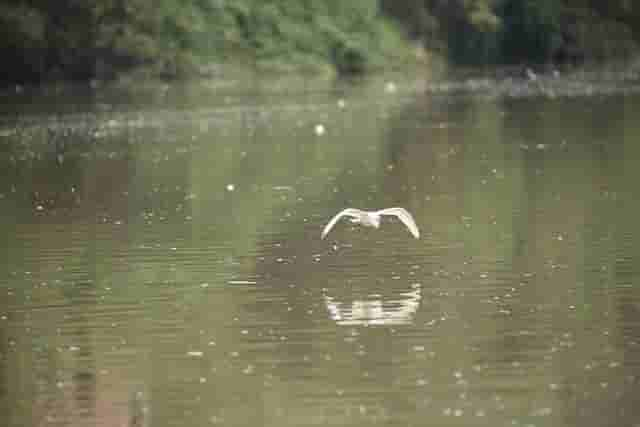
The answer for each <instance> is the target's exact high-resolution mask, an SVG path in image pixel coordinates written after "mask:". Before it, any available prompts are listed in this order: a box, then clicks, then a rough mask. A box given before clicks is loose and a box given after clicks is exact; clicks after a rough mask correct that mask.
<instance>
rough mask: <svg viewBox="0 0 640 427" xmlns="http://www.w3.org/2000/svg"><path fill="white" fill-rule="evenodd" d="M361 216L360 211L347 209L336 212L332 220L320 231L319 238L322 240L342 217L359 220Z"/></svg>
mask: <svg viewBox="0 0 640 427" xmlns="http://www.w3.org/2000/svg"><path fill="white" fill-rule="evenodd" d="M361 214H362V211H361V210H359V209H353V208H347V209H344V210H342V211H340V212H338V213H337V214H336V215H335V216H334V217H333V218H331V221H329V223H328V224H327V225H325V226H324V229H323V230H322V234H321V235H320V238H321V239H324V238H325V237H326V236H327V234H328V233H329V231H331V229H332V228H333V226H334V225H336V222H338V221H339V220H340V218H342V217H343V216H350V217H353V218H359V217H360V215H361Z"/></svg>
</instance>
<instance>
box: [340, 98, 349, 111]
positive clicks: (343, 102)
mask: <svg viewBox="0 0 640 427" xmlns="http://www.w3.org/2000/svg"><path fill="white" fill-rule="evenodd" d="M346 105H347V103H346V102H345V101H344V99H342V98H340V99H338V108H341V109H342V108H344V107H345V106H346Z"/></svg>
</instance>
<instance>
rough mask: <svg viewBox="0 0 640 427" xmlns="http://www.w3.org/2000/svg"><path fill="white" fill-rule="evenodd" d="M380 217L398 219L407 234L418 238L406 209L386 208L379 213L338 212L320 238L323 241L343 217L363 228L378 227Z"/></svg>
mask: <svg viewBox="0 0 640 427" xmlns="http://www.w3.org/2000/svg"><path fill="white" fill-rule="evenodd" d="M382 215H390V216H395V217H396V218H398V219H399V220H400V221H402V223H403V224H404V225H406V226H407V228H408V229H409V232H410V233H411V234H412V235H413V237H415V238H416V239H417V238H419V237H420V231H419V230H418V226H417V225H416V222H415V220H414V219H413V217H412V216H411V214H410V213H409V212H407V210H406V209H403V208H388V209H382V210H379V211H362V210H360V209H353V208H347V209H344V210H342V211H340V212H338V213H337V214H336V215H335V216H334V217H333V218H331V220H330V221H329V223H328V224H327V225H326V226H325V227H324V229H323V230H322V235H321V238H322V239H324V238H325V237H326V236H327V234H328V233H329V231H331V229H332V228H333V226H334V225H335V224H336V223H337V222H338V221H339V220H340V219H341V218H342V217H345V216H348V217H350V220H351V222H352V223H354V224H361V225H363V226H365V227H373V228H378V227H380V218H381V217H382Z"/></svg>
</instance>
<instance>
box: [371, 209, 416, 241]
mask: <svg viewBox="0 0 640 427" xmlns="http://www.w3.org/2000/svg"><path fill="white" fill-rule="evenodd" d="M377 213H378V214H380V215H393V216H395V217H396V218H398V219H399V220H400V221H402V223H403V224H404V225H406V226H407V228H408V229H409V232H410V233H411V234H413V237H415V238H416V239H418V238H420V230H418V226H417V225H416V221H415V220H414V219H413V216H411V214H410V213H409V212H408V211H407V210H406V209H404V208H388V209H382V210H381V211H378V212H377Z"/></svg>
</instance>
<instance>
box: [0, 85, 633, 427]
mask: <svg viewBox="0 0 640 427" xmlns="http://www.w3.org/2000/svg"><path fill="white" fill-rule="evenodd" d="M637 89H638V87H637V86H636V81H635V80H633V79H624V78H623V79H620V80H615V81H614V79H608V78H607V77H606V76H605V77H602V76H599V77H598V78H594V79H592V80H588V79H586V78H585V77H584V76H581V78H580V79H572V78H569V77H564V76H560V77H553V78H551V77H550V78H549V79H548V80H546V79H542V78H541V79H540V80H536V81H527V80H522V81H520V80H506V81H505V80H499V81H498V80H493V79H487V78H485V77H482V76H480V77H469V76H465V77H461V78H456V79H454V78H453V77H452V78H450V79H448V80H442V81H440V82H438V83H433V82H426V81H424V80H420V79H415V78H411V79H409V78H406V77H405V76H399V75H394V76H390V77H379V78H372V79H369V80H366V81H355V82H342V83H337V84H332V85H324V86H321V87H317V86H316V85H313V84H308V83H307V82H305V81H304V80H303V79H302V80H296V79H290V80H285V79H283V80H281V81H273V82H263V81H260V80H259V79H255V80H250V81H242V80H239V81H237V82H230V83H229V82H228V84H211V83H209V84H205V83H197V84H196V83H193V84H177V83H176V84H148V85H141V86H139V87H138V86H129V87H121V86H117V85H116V86H115V87H105V88H103V87H97V88H91V87H85V88H79V87H77V86H76V87H63V86H58V87H52V88H44V89H37V90H36V89H23V88H19V90H18V91H17V93H16V91H12V92H5V93H3V94H2V96H0V111H1V116H0V165H1V168H0V171H1V173H2V174H3V177H2V180H1V181H0V212H1V215H2V221H1V222H0V227H1V228H2V234H4V235H5V245H4V246H3V248H2V250H3V253H4V255H3V261H4V262H3V263H2V264H1V265H0V296H1V297H0V424H2V425H6V426H24V425H33V426H63V425H64V426H123V425H124V426H181V427H182V426H205V425H223V426H274V427H276V426H302V425H350V426H371V425H377V424H382V425H386V426H412V425H413V426H418V425H424V423H425V420H429V424H431V425H440V426H445V425H452V426H453V425H456V426H458V425H459V426H468V425H492V426H575V425H581V426H585V427H586V426H593V427H596V426H598V427H599V426H602V425H619V426H623V425H625V426H639V425H640V424H638V423H640V406H638V405H637V395H638V390H639V387H640V377H639V376H640V264H639V262H640V231H639V230H640V229H639V227H638V223H637V220H638V214H639V213H640V188H639V187H638V185H637V182H638V181H636V180H640V168H639V167H638V165H637V161H638V160H637V159H639V158H640V144H638V140H639V138H640V95H638V90H637ZM392 206H399V207H404V208H406V209H407V210H408V211H409V212H411V214H412V215H413V216H414V218H415V220H416V223H417V225H418V227H419V228H420V231H421V237H420V238H419V239H414V238H413V237H412V236H411V234H410V233H409V232H408V230H407V229H406V228H405V227H404V226H403V225H402V224H401V223H400V222H399V221H397V220H395V219H394V218H393V217H385V218H383V223H382V225H381V227H380V228H378V229H374V228H365V227H361V226H358V225H356V224H352V223H350V222H348V221H346V220H344V221H341V222H339V223H338V224H337V225H336V226H335V227H334V229H333V230H331V232H330V233H329V235H328V236H327V238H326V239H324V240H322V239H321V238H320V233H321V231H322V228H323V227H324V226H325V224H326V223H327V221H328V220H329V219H330V218H331V217H332V216H333V215H334V214H336V213H337V212H339V211H340V210H342V209H344V208H347V207H355V208H361V209H381V208H386V207H392ZM634 423H635V424H634Z"/></svg>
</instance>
